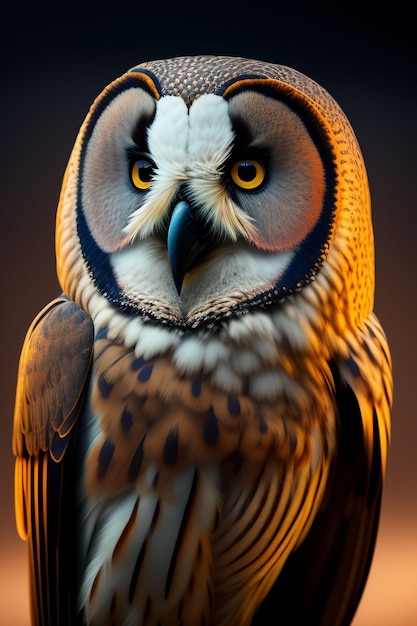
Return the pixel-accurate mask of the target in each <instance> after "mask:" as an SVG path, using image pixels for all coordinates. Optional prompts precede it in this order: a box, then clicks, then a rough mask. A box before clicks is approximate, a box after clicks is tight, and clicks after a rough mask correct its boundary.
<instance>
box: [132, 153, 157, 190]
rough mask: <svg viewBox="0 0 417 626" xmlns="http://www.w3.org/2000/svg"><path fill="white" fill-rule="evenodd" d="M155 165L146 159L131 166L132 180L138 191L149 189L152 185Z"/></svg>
mask: <svg viewBox="0 0 417 626" xmlns="http://www.w3.org/2000/svg"><path fill="white" fill-rule="evenodd" d="M153 172H154V164H153V163H152V161H150V160H149V159H146V158H139V159H135V160H134V161H132V163H131V166H130V179H131V181H132V183H133V185H134V186H135V187H136V189H141V190H144V189H148V187H150V186H151V183H152V176H153Z"/></svg>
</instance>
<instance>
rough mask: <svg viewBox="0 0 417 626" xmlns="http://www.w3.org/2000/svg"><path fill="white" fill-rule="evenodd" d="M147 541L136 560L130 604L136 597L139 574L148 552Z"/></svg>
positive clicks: (130, 587) (130, 591) (131, 583)
mask: <svg viewBox="0 0 417 626" xmlns="http://www.w3.org/2000/svg"><path fill="white" fill-rule="evenodd" d="M146 545H147V543H146V541H144V542H143V544H142V547H141V549H140V552H139V554H138V558H137V559H136V563H135V567H134V569H133V572H132V578H131V579H130V585H129V604H132V600H133V598H134V596H135V591H136V585H137V584H138V578H139V572H140V568H141V565H142V562H143V558H144V556H145V551H146Z"/></svg>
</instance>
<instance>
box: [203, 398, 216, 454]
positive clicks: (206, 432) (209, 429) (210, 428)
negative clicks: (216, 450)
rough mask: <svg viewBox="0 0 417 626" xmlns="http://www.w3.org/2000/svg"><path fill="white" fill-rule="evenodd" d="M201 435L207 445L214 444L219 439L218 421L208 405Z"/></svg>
mask: <svg viewBox="0 0 417 626" xmlns="http://www.w3.org/2000/svg"><path fill="white" fill-rule="evenodd" d="M203 437H204V441H205V442H206V444H207V445H208V446H215V445H216V443H217V441H218V439H219V423H218V421H217V417H216V414H215V413H214V411H213V407H210V410H209V412H208V415H207V417H206V419H205V420H204V428H203Z"/></svg>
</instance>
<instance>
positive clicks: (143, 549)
mask: <svg viewBox="0 0 417 626" xmlns="http://www.w3.org/2000/svg"><path fill="white" fill-rule="evenodd" d="M159 509H160V506H159V500H158V502H157V503H156V506H155V510H154V513H153V517H152V522H151V526H150V530H149V534H151V532H152V530H153V529H154V528H155V525H156V523H157V520H158V516H159ZM146 547H147V541H144V542H143V544H142V547H141V549H140V552H139V554H138V558H137V559H136V563H135V567H134V569H133V573H132V578H131V579H130V585H129V604H132V601H133V598H134V596H135V591H136V586H137V584H138V579H139V572H140V568H141V565H142V563H143V559H144V557H145V552H146Z"/></svg>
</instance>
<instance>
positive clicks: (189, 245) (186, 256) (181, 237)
mask: <svg viewBox="0 0 417 626" xmlns="http://www.w3.org/2000/svg"><path fill="white" fill-rule="evenodd" d="M211 243H212V238H211V237H210V234H209V232H208V229H207V227H205V226H204V224H202V223H201V221H200V220H198V218H196V217H195V215H194V214H193V212H192V210H191V207H190V205H189V204H188V202H186V201H185V200H181V201H180V202H178V203H177V204H176V205H175V207H174V210H173V212H172V215H171V221H170V223H169V227H168V236H167V250H168V256H169V259H170V262H171V271H172V276H173V278H174V283H175V286H176V288H177V291H178V294H180V293H181V288H182V283H183V280H184V276H185V275H186V273H187V272H188V271H189V270H190V269H192V267H193V266H194V265H195V262H196V261H197V259H198V258H199V257H200V256H201V255H202V253H203V252H204V251H205V250H207V249H208V248H209V247H210V245H211Z"/></svg>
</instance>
